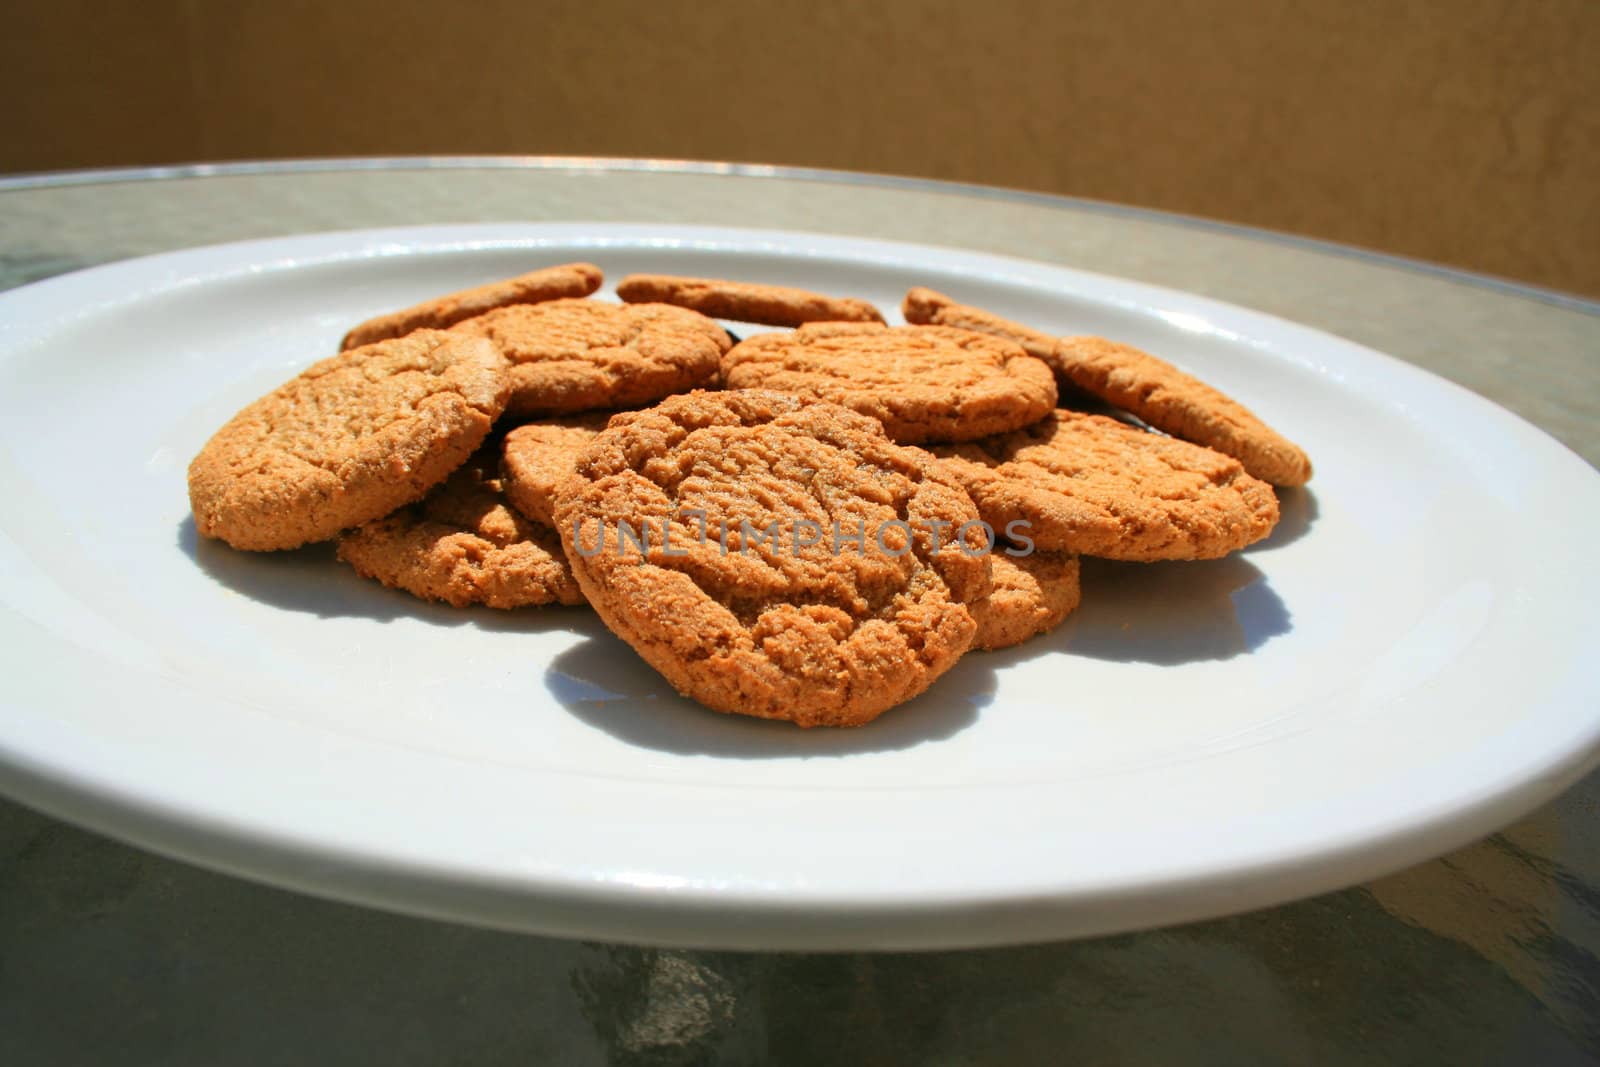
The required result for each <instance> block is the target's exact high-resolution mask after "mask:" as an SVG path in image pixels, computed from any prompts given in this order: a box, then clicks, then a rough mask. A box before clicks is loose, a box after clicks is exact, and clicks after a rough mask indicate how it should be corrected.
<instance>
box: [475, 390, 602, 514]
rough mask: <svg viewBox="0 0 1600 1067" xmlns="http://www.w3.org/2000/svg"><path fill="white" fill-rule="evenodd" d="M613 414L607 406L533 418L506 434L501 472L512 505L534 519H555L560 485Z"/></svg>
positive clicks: (501, 457) (501, 456)
mask: <svg viewBox="0 0 1600 1067" xmlns="http://www.w3.org/2000/svg"><path fill="white" fill-rule="evenodd" d="M610 419H611V413H610V412H605V411H601V412H593V413H591V414H587V415H569V416H567V417H566V418H563V419H546V420H544V421H541V422H530V423H527V424H525V425H522V426H518V427H517V428H516V429H514V430H512V431H511V432H510V433H508V434H506V437H505V442H504V445H503V449H504V451H502V452H501V455H500V473H501V479H502V481H503V482H504V483H505V492H506V499H507V500H509V501H511V506H512V507H514V508H516V509H517V510H518V511H520V512H522V513H523V514H524V515H526V516H527V517H528V518H530V519H532V520H534V521H535V522H542V523H544V524H545V525H547V526H553V525H555V501H556V489H557V488H558V487H559V486H560V485H561V483H562V482H564V481H566V480H567V479H568V478H570V477H571V476H572V470H573V468H574V467H575V466H576V465H577V462H578V455H579V453H581V452H582V451H583V449H584V446H585V445H587V444H588V443H589V442H590V441H593V440H594V439H595V437H597V436H598V435H599V433H600V431H601V430H603V429H605V428H606V423H607V422H609V421H610Z"/></svg>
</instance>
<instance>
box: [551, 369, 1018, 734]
mask: <svg viewBox="0 0 1600 1067" xmlns="http://www.w3.org/2000/svg"><path fill="white" fill-rule="evenodd" d="M977 518H978V515H977V512H976V510H975V509H974V508H973V505H972V502H971V500H970V499H969V498H968V497H967V495H966V493H965V492H963V491H962V489H961V487H960V486H959V485H958V484H957V483H956V482H955V481H954V480H953V479H951V478H950V477H949V476H948V475H947V474H946V473H945V472H944V471H943V470H942V469H941V467H940V465H939V464H938V463H936V462H935V461H934V460H933V459H932V457H930V456H929V455H928V454H927V453H925V452H922V451H921V450H919V449H911V448H902V447H900V446H897V445H895V444H894V443H892V442H891V441H890V440H889V439H888V438H887V437H886V436H885V435H884V433H883V429H882V427H881V426H880V425H879V424H878V423H877V422H875V421H873V420H872V419H870V418H867V417H864V416H862V415H859V414H856V413H855V412H852V411H849V410H847V409H845V408H841V407H838V406H836V405H832V404H825V403H818V402H814V401H811V400H808V399H806V398H802V397H796V396H793V395H789V394H783V393H775V392H771V391H767V390H746V391H729V392H721V393H711V392H698V393H690V394H686V395H683V396H676V397H672V398H671V399H669V400H666V401H665V402H663V403H662V404H660V405H658V406H657V407H655V408H651V409H649V410H646V411H640V412H628V413H624V414H619V415H616V416H614V417H613V418H612V421H611V425H610V426H609V427H608V428H607V429H606V430H605V431H604V432H603V433H601V434H600V435H599V436H598V437H596V438H595V440H594V441H593V442H591V443H590V445H589V446H588V447H587V448H585V449H584V451H583V453H582V455H581V456H580V457H579V459H578V462H577V465H576V468H575V471H574V473H573V476H572V477H571V478H570V479H569V480H568V481H566V482H565V483H564V484H563V485H562V487H561V489H560V491H559V492H558V494H557V501H556V520H557V525H558V528H559V530H560V533H561V537H562V541H563V543H564V544H565V546H566V548H567V555H568V558H569V559H570V560H571V562H572V566H573V571H574V573H575V574H576V575H577V577H578V582H579V585H580V586H582V588H583V591H584V593H585V595H586V596H587V597H588V599H589V601H590V603H591V604H592V605H593V606H594V608H595V610H596V611H597V612H598V613H599V614H600V617H601V618H602V619H603V620H604V621H605V623H606V625H607V626H609V627H610V628H611V629H612V630H613V631H614V632H615V633H616V634H617V635H618V636H619V637H621V638H622V639H623V640H625V641H626V642H628V644H630V645H632V646H633V647H634V649H636V650H637V651H638V652H639V654H640V655H641V656H643V657H644V659H645V660H646V661H648V662H649V663H650V664H651V666H653V667H655V668H656V669H657V670H658V671H660V672H661V673H662V675H664V676H665V677H666V679H667V680H668V681H669V682H670V683H671V684H672V685H673V686H674V687H675V688H676V689H678V691H679V692H681V693H684V694H685V695H687V696H690V697H692V698H694V699H695V700H698V701H700V702H701V703H702V704H705V705H706V706H708V707H710V708H713V709H715V710H717V711H722V712H729V713H736V714H743V715H752V716H757V717H760V718H769V719H787V720H789V721H792V722H795V723H798V724H800V725H802V726H856V725H861V724H863V723H866V722H869V721H871V720H872V719H874V718H876V717H877V716H878V715H879V714H881V713H882V712H884V711H885V710H887V709H888V708H891V707H893V706H894V705H896V704H899V703H901V702H902V701H905V700H908V699H910V698H911V697H913V696H916V695H917V694H918V693H920V692H922V691H923V690H924V689H926V688H927V687H928V685H929V683H931V682H932V681H933V680H934V679H935V678H937V677H939V676H940V675H941V674H943V673H944V672H945V671H946V670H948V669H949V668H950V667H951V666H952V665H953V664H954V663H955V662H956V661H957V660H958V659H959V658H960V657H961V655H962V653H964V652H965V651H966V650H967V647H968V646H969V645H970V644H971V642H972V638H973V634H974V633H975V631H976V624H975V623H974V622H973V619H972V615H971V613H970V611H969V609H968V607H967V605H968V604H969V603H971V602H972V601H974V600H977V599H978V598H980V597H982V596H984V595H986V594H987V593H988V590H989V562H988V559H989V557H988V555H987V553H986V552H984V551H983V548H984V542H983V534H982V532H981V531H979V530H977V529H976V528H969V529H966V530H962V529H961V528H962V527H963V525H964V524H966V523H975V522H976V520H977ZM624 524H625V525H626V527H627V530H628V531H631V532H632V534H633V536H632V537H631V538H630V537H629V536H628V534H627V532H625V531H624V530H623V526H624ZM641 531H645V533H644V534H643V535H641ZM958 535H959V536H958ZM641 540H642V541H643V542H645V543H644V544H642V545H641Z"/></svg>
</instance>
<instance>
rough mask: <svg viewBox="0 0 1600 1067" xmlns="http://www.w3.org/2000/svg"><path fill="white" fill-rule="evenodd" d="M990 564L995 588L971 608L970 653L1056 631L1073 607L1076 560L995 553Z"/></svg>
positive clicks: (1078, 593)
mask: <svg viewBox="0 0 1600 1067" xmlns="http://www.w3.org/2000/svg"><path fill="white" fill-rule="evenodd" d="M989 564H990V566H991V567H992V568H993V574H994V588H993V590H992V591H991V592H990V593H989V595H988V596H986V597H984V598H983V599H982V600H979V601H976V602H975V603H973V604H972V605H971V607H972V617H973V618H974V619H976V620H977V623H978V635H977V636H976V637H974V638H973V639H972V647H973V648H974V649H981V650H983V651H985V652H990V651H993V650H994V649H997V648H1010V647H1011V646H1012V645H1020V644H1022V642H1024V641H1026V640H1028V638H1030V637H1034V636H1036V635H1038V634H1042V633H1045V632H1046V631H1048V630H1053V629H1055V627H1057V626H1059V625H1060V624H1061V620H1062V619H1065V618H1066V617H1067V616H1068V615H1069V614H1070V613H1071V612H1072V610H1073V609H1074V608H1076V607H1077V606H1078V600H1079V598H1080V596H1081V591H1080V589H1079V587H1078V557H1077V556H1075V555H1073V554H1072V553H1070V552H1029V553H1027V554H1026V555H1021V556H1012V555H1008V554H1007V553H1006V551H1005V550H1004V548H1003V547H997V548H996V549H995V551H994V553H993V554H992V555H991V556H990V557H989Z"/></svg>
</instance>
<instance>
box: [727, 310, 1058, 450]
mask: <svg viewBox="0 0 1600 1067" xmlns="http://www.w3.org/2000/svg"><path fill="white" fill-rule="evenodd" d="M722 377H723V382H724V384H725V385H726V386H727V387H728V388H730V389H745V388H761V389H776V390H779V391H782V392H786V393H794V394H796V395H799V396H807V397H811V398H814V399H817V400H826V401H829V402H831V403H835V404H840V405H842V406H844V407H847V408H850V409H851V410H853V411H858V412H860V413H861V414H863V415H870V416H872V417H873V418H875V419H877V420H878V421H879V422H881V423H882V424H883V426H884V429H885V430H887V431H888V434H889V436H890V437H891V438H893V439H894V440H896V441H898V442H900V443H901V444H920V443H923V442H928V441H969V440H972V439H974V438H978V437H985V436H988V435H990V434H995V433H1003V432H1005V431H1007V430H1014V429H1018V428H1020V427H1022V426H1026V425H1027V424H1028V423H1030V422H1035V421H1037V420H1038V419H1041V418H1043V417H1044V416H1045V415H1046V414H1048V413H1049V412H1050V411H1051V410H1052V409H1053V408H1054V407H1055V403H1056V383H1055V378H1054V376H1053V375H1052V374H1051V373H1050V368H1049V367H1047V366H1046V365H1045V364H1044V363H1042V362H1040V361H1039V360H1037V359H1034V358H1033V357H1032V356H1030V355H1028V354H1027V353H1026V352H1024V351H1023V350H1022V349H1021V348H1020V347H1018V346H1017V345H1016V344H1013V343H1012V342H1010V341H1006V340H1004V339H1001V338H996V337H991V336H988V335H985V334H979V333H974V332H972V331H970V330H957V329H951V328H949V327H944V326H897V327H889V326H880V325H876V324H867V323H859V324H858V323H848V324H846V323H811V324H807V325H805V326H801V327H800V328H799V329H798V330H795V331H794V332H792V333H768V334H760V335H758V336H756V337H751V338H749V339H748V340H745V341H742V342H740V343H739V344H738V345H735V346H734V348H733V350H732V351H730V352H729V353H728V354H727V355H726V356H724V357H723V358H722Z"/></svg>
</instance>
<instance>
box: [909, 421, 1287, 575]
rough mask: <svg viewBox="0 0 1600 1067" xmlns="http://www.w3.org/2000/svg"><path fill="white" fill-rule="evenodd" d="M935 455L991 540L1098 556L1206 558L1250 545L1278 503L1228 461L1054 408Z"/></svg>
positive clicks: (1268, 528) (1271, 520)
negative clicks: (991, 531)
mask: <svg viewBox="0 0 1600 1067" xmlns="http://www.w3.org/2000/svg"><path fill="white" fill-rule="evenodd" d="M933 451H934V453H935V454H936V455H938V456H940V457H941V458H943V459H944V460H945V466H946V467H947V468H948V470H949V471H950V473H951V474H953V475H954V476H955V477H956V478H957V479H958V480H959V481H960V482H961V483H962V484H963V485H965V486H966V488H967V491H968V492H969V493H971V494H972V499H973V501H974V502H975V503H976V504H977V505H978V511H979V512H980V513H981V514H982V515H983V517H984V520H985V521H987V522H988V523H989V524H990V525H991V526H993V527H994V528H995V529H996V531H998V532H999V533H1000V534H1001V535H1002V536H1010V537H1015V536H1016V534H1014V533H1012V532H1011V530H1012V527H1011V524H1012V523H1019V524H1021V525H1020V527H1018V529H1020V530H1021V531H1022V532H1023V533H1024V534H1025V535H1026V537H1027V538H1028V539H1029V540H1031V541H1032V542H1033V543H1034V545H1035V546H1037V547H1038V548H1043V549H1050V550H1054V551H1062V552H1078V553H1081V554H1082V555H1085V556H1103V557H1105V558H1106V559H1122V560H1139V561H1151V560H1162V559H1213V558H1216V557H1218V556H1224V555H1227V554H1228V553H1229V552H1232V551H1235V550H1236V549H1240V548H1243V547H1245V546H1246V545H1249V544H1252V543H1254V542H1256V541H1259V540H1261V539H1262V538H1263V537H1266V536H1267V535H1268V534H1269V533H1271V532H1272V527H1273V526H1274V525H1275V524H1276V523H1277V521H1278V498H1277V496H1276V495H1275V494H1274V493H1273V491H1272V487H1271V486H1270V485H1268V484H1267V483H1266V482H1263V481H1261V480H1259V479H1257V478H1254V477H1252V476H1250V475H1249V474H1247V473H1246V472H1245V469H1244V467H1243V466H1242V465H1241V464H1240V463H1239V461H1238V460H1236V459H1234V458H1233V457H1232V456H1225V455H1223V454H1222V453H1220V452H1214V451H1212V450H1211V449H1209V448H1205V447H1202V446H1200V445H1195V444H1190V443H1189V442H1187V441H1179V440H1177V439H1175V438H1171V437H1166V436H1164V435H1162V434H1157V433H1150V432H1149V431H1146V430H1140V429H1136V428H1134V427H1131V426H1127V425H1124V424H1123V423H1120V422H1118V421H1116V420H1115V419H1109V418H1106V417H1105V416H1103V415H1083V414H1079V413H1077V412H1072V411H1056V412H1054V413H1053V414H1052V415H1051V416H1050V417H1049V418H1047V419H1044V420H1042V421H1041V422H1039V423H1037V424H1035V425H1033V426H1029V427H1028V428H1027V429H1024V430H1020V431H1018V432H1016V433H1008V434H1001V435H999V436H996V437H992V438H988V439H985V440H983V441H975V442H971V443H968V444H961V445H948V446H939V447H936V448H934V449H933Z"/></svg>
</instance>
